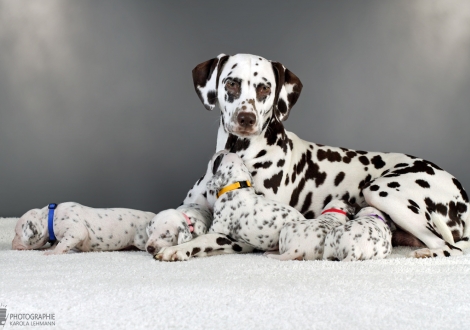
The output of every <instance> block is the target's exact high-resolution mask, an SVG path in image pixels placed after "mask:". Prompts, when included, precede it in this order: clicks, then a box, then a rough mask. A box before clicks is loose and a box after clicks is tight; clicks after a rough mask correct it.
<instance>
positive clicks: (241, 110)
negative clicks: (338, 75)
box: [193, 54, 302, 137]
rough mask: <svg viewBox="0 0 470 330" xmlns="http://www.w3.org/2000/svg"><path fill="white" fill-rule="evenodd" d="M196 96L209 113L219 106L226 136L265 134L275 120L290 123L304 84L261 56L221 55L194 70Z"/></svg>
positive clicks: (290, 73) (293, 75) (280, 66)
mask: <svg viewBox="0 0 470 330" xmlns="http://www.w3.org/2000/svg"><path fill="white" fill-rule="evenodd" d="M193 82H194V87H195V89H196V92H197V94H198V96H199V98H200V99H201V101H202V103H203V104H204V106H205V107H206V109H207V110H213V109H214V107H215V105H216V104H217V102H218V104H219V108H220V110H221V112H222V119H221V120H222V125H223V127H224V129H225V131H226V132H228V133H231V134H234V135H236V136H239V137H251V136H256V135H259V134H261V132H263V130H264V129H265V128H266V127H267V125H268V123H269V120H270V118H271V117H272V115H273V114H274V116H275V117H276V118H277V119H278V120H280V121H283V120H286V119H287V117H288V116H289V112H290V110H291V108H292V107H293V106H294V104H295V103H296V102H297V99H298V98H299V95H300V92H301V90H302V83H301V82H300V80H299V78H297V76H296V75H295V74H293V73H292V72H291V71H289V70H288V69H286V68H285V67H284V66H283V65H282V64H281V63H279V62H273V61H268V60H266V59H264V58H262V57H260V56H256V55H249V54H237V55H233V56H229V55H225V54H220V55H219V56H217V57H216V58H213V59H211V60H208V61H206V62H203V63H201V64H199V65H197V66H196V67H195V68H194V69H193Z"/></svg>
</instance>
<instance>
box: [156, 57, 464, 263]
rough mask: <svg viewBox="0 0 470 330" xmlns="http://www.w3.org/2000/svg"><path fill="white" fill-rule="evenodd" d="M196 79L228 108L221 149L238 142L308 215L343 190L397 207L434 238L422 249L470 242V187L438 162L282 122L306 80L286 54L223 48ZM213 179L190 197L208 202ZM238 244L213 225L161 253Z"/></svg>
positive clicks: (262, 180)
mask: <svg viewBox="0 0 470 330" xmlns="http://www.w3.org/2000/svg"><path fill="white" fill-rule="evenodd" d="M193 81H194V87H195V89H196V92H197V94H198V96H199V98H200V99H201V101H202V103H203V104H204V106H205V108H206V109H208V110H213V109H214V107H215V106H216V105H217V104H218V106H219V108H220V111H221V117H220V125H219V129H218V135H217V147H216V150H221V149H227V150H231V151H232V152H236V153H237V154H238V155H239V156H240V157H241V158H242V159H243V161H244V163H245V164H246V166H247V167H248V169H249V170H250V172H251V175H252V176H253V180H254V186H255V187H256V188H257V190H258V191H259V192H261V193H263V194H264V195H265V196H266V197H267V198H269V199H273V200H275V201H278V202H281V203H285V204H288V205H290V206H292V207H294V208H296V209H297V210H299V211H300V212H301V213H302V214H303V215H304V216H305V217H306V218H308V219H313V218H315V217H316V216H318V215H320V212H321V210H322V208H323V207H324V206H325V205H326V204H328V203H329V202H330V201H331V200H333V199H343V200H347V201H349V202H350V203H358V204H359V205H361V206H366V205H371V206H373V207H375V208H377V209H379V210H381V211H382V212H384V213H386V214H388V215H389V216H390V218H391V219H392V220H393V222H394V224H395V225H396V226H397V227H398V228H399V229H401V230H400V231H399V232H398V233H401V234H400V235H401V236H403V238H404V239H407V240H408V241H409V242H411V245H415V246H424V247H423V248H421V249H417V250H415V251H413V252H412V254H411V256H413V257H438V256H455V255H461V254H462V249H465V248H468V247H470V242H469V237H470V223H469V221H470V219H469V211H470V210H469V200H468V196H467V193H466V192H465V190H464V188H463V187H462V185H461V184H460V182H459V181H458V180H457V179H456V178H455V177H453V176H452V175H451V174H449V173H448V172H446V171H444V170H442V169H441V168H440V167H438V166H437V165H435V164H433V163H431V162H429V161H426V160H423V159H420V158H417V157H413V156H409V155H405V154H401V153H381V152H367V151H359V150H351V149H347V148H337V147H329V146H325V145H321V144H316V143H313V142H307V141H304V140H302V139H300V138H299V137H297V135H295V134H294V133H292V132H288V131H286V130H285V129H284V126H283V124H282V122H283V121H285V120H286V119H287V118H288V117H289V114H290V112H291V109H292V107H293V106H294V105H295V103H296V101H297V99H298V97H299V95H300V92H301V90H302V83H301V82H300V80H299V78H298V77H297V76H296V75H295V74H293V73H292V72H291V71H290V70H288V69H287V68H286V67H284V65H282V64H281V63H279V62H274V61H269V60H266V59H264V58H262V57H260V56H255V55H248V54H237V55H233V56H230V55H225V54H220V55H219V56H217V57H216V58H213V59H211V60H208V61H206V62H203V63H201V64H199V65H197V66H196V67H195V68H194V70H193ZM209 179H210V177H209V176H208V175H205V176H203V177H202V178H201V179H199V180H198V181H197V182H196V184H195V185H194V186H193V188H192V189H191V190H190V191H189V192H188V195H187V197H186V199H185V200H184V202H183V203H184V204H189V203H192V202H195V201H199V203H201V202H200V201H201V200H204V198H206V197H207V192H206V184H207V181H208V180H209ZM202 203H203V204H204V202H202ZM397 235H398V234H397ZM222 238H223V239H222ZM232 246H233V242H231V240H230V237H225V236H224V235H220V234H206V235H202V236H199V237H197V238H196V239H194V240H192V241H190V242H188V243H184V244H181V245H177V246H173V247H168V248H165V249H162V250H160V251H159V253H158V254H157V255H156V258H157V259H160V260H185V259H187V258H186V257H184V258H179V257H178V256H181V255H185V254H184V253H178V252H181V251H191V253H190V256H188V258H189V257H197V256H202V255H206V254H207V255H211V253H210V252H209V253H204V252H203V251H215V250H218V252H217V254H220V250H224V251H225V253H235V252H236V251H234V250H233V249H232Z"/></svg>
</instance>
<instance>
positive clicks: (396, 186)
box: [387, 181, 400, 188]
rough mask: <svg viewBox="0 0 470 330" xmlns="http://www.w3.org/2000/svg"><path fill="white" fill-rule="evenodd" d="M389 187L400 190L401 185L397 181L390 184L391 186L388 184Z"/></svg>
mask: <svg viewBox="0 0 470 330" xmlns="http://www.w3.org/2000/svg"><path fill="white" fill-rule="evenodd" d="M387 186H388V187H389V188H399V187H400V184H399V183H398V182H396V181H393V182H390V183H389V184H387Z"/></svg>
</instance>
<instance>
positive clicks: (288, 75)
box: [271, 61, 303, 121]
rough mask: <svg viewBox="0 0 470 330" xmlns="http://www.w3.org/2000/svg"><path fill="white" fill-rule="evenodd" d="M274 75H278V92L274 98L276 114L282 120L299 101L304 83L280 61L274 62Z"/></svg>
mask: <svg viewBox="0 0 470 330" xmlns="http://www.w3.org/2000/svg"><path fill="white" fill-rule="evenodd" d="M271 64H272V66H273V71H274V76H275V77H276V94H275V99H274V104H275V109H274V110H275V111H276V115H277V116H278V118H279V119H280V120H281V121H284V120H287V118H288V117H289V113H290V109H292V107H293V106H294V104H295V103H296V102H297V100H298V98H299V96H300V92H301V91H302V87H303V86H302V83H301V82H300V79H299V78H298V77H297V76H296V75H295V74H293V73H292V72H291V71H289V70H288V69H286V67H285V66H284V65H282V64H281V63H279V62H272V61H271Z"/></svg>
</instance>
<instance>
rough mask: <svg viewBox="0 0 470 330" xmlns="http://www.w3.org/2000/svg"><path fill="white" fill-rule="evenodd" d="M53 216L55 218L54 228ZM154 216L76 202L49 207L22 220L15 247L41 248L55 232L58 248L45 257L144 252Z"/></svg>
mask: <svg viewBox="0 0 470 330" xmlns="http://www.w3.org/2000/svg"><path fill="white" fill-rule="evenodd" d="M50 205H55V204H50ZM49 214H51V215H52V219H53V223H52V227H51V228H49V224H48V218H49ZM154 216H155V214H154V213H152V212H143V211H137V210H131V209H122V208H109V209H95V208H91V207H87V206H83V205H80V204H78V203H74V202H67V203H61V204H58V205H57V207H56V208H55V209H52V210H50V209H49V207H48V206H46V207H44V208H42V209H33V210H30V211H28V212H26V213H25V214H24V215H23V216H22V217H21V218H20V219H19V220H18V222H17V224H16V228H15V238H14V239H13V242H12V248H13V249H14V250H33V249H38V248H41V247H43V246H44V245H46V244H47V243H48V242H49V241H50V231H52V232H53V233H54V235H55V238H56V239H57V242H56V243H57V245H56V246H55V247H54V248H53V249H51V250H48V251H47V252H46V253H45V254H61V253H67V252H68V251H69V250H71V249H77V250H79V251H83V252H89V251H116V250H122V249H125V248H128V247H131V246H134V247H136V248H138V249H140V250H144V249H145V243H146V242H147V238H148V237H147V233H146V231H145V229H146V227H147V224H148V223H149V221H150V220H151V219H152V218H153V217H154ZM51 243H52V242H51Z"/></svg>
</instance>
